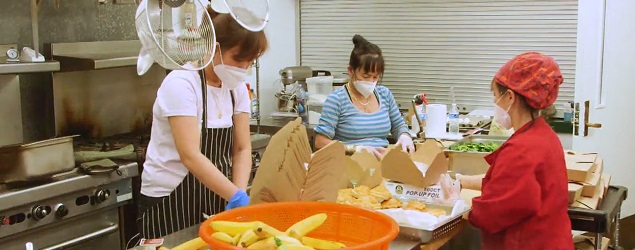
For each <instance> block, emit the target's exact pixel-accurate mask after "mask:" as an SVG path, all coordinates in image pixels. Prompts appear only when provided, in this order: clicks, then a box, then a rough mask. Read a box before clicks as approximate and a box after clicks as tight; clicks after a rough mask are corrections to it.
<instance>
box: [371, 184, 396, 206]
mask: <svg viewBox="0 0 635 250" xmlns="http://www.w3.org/2000/svg"><path fill="white" fill-rule="evenodd" d="M370 195H372V196H373V197H375V198H376V199H377V201H379V202H382V201H385V200H388V199H390V198H391V197H392V195H391V194H390V191H388V189H387V188H386V185H384V184H383V183H382V184H380V185H379V186H377V187H375V188H373V189H371V190H370Z"/></svg>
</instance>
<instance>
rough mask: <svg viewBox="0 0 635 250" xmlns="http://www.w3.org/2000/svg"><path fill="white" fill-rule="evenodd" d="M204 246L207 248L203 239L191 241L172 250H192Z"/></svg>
mask: <svg viewBox="0 0 635 250" xmlns="http://www.w3.org/2000/svg"><path fill="white" fill-rule="evenodd" d="M204 246H207V243H206V242H205V241H203V239H201V237H198V238H195V239H192V240H189V241H187V242H185V243H183V244H181V245H178V246H176V247H175V248H172V250H191V249H199V248H202V247H204Z"/></svg>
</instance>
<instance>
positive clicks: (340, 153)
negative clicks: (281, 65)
mask: <svg viewBox="0 0 635 250" xmlns="http://www.w3.org/2000/svg"><path fill="white" fill-rule="evenodd" d="M344 156H345V150H344V145H343V144H342V143H340V142H337V141H333V142H331V143H329V144H328V145H327V146H325V147H323V148H322V149H320V150H318V151H317V152H315V153H313V154H312V152H311V147H310V144H309V139H308V136H307V133H306V127H305V126H304V125H302V120H301V119H300V118H298V119H296V120H295V121H291V122H289V123H288V124H287V125H285V126H284V127H283V128H281V129H280V130H279V131H278V132H277V133H276V134H275V135H273V136H272V137H271V140H270V142H269V145H267V148H266V149H265V153H264V154H263V156H262V159H261V161H260V167H259V168H258V171H257V172H256V176H255V177H254V180H253V183H252V186H251V190H250V203H251V204H258V203H263V202H279V201H326V202H335V201H336V199H337V190H339V189H341V188H344V187H345V186H343V185H344V183H345V182H344V180H343V178H344V175H343V174H342V166H344Z"/></svg>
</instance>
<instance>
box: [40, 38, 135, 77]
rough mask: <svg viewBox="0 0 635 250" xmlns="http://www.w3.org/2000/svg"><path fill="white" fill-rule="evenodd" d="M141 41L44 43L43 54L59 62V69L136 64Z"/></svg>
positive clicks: (103, 67)
mask: <svg viewBox="0 0 635 250" xmlns="http://www.w3.org/2000/svg"><path fill="white" fill-rule="evenodd" d="M139 50H141V42H139V41H138V40H129V41H101V42H79V43H53V44H45V46H44V54H45V55H44V56H45V57H46V58H51V59H53V60H56V61H59V62H60V71H62V72H69V71H87V70H98V69H109V68H120V67H133V66H136V65H137V58H138V55H139Z"/></svg>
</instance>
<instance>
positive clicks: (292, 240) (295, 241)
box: [274, 235, 302, 245]
mask: <svg viewBox="0 0 635 250" xmlns="http://www.w3.org/2000/svg"><path fill="white" fill-rule="evenodd" d="M275 239H278V241H279V242H280V244H286V245H302V242H300V241H299V240H298V239H296V238H293V237H289V236H286V235H279V236H276V237H274V240H275Z"/></svg>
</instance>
